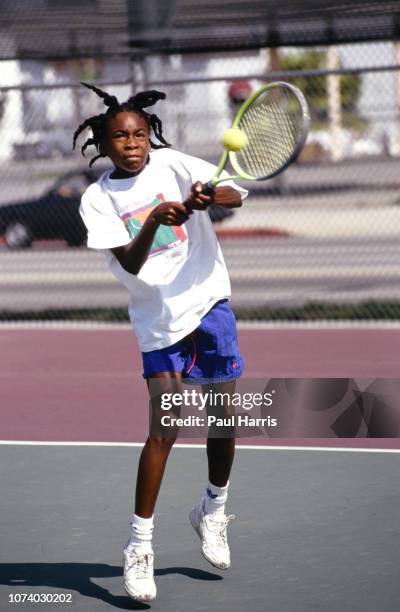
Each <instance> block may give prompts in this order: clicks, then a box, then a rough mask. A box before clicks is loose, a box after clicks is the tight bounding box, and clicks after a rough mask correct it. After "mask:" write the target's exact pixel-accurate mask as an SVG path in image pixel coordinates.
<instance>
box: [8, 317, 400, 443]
mask: <svg viewBox="0 0 400 612" xmlns="http://www.w3.org/2000/svg"><path fill="white" fill-rule="evenodd" d="M239 340H240V346H241V351H242V353H243V355H244V357H245V361H246V371H245V375H246V378H264V379H265V378H285V377H286V378H352V377H354V378H359V379H371V378H400V357H399V355H400V350H399V349H400V328H399V329H396V328H395V327H394V328H390V329H389V328H388V329H385V328H370V327H366V328H351V327H343V328H330V327H327V328H323V327H322V328H315V327H310V328H306V327H303V328H282V329H281V328H268V327H267V328H262V327H261V328H257V329H254V328H252V329H247V328H241V329H240V330H239ZM0 344H1V354H0V383H1V404H0V416H1V432H0V439H1V440H14V441H37V442H40V441H55V442H63V441H64V442H71V441H72V442H83V441H86V442H117V443H118V442H121V443H125V442H128V443H129V442H139V443H141V442H143V441H144V440H145V438H146V431H147V427H148V412H147V390H146V385H145V382H144V381H143V379H142V376H141V359H140V354H139V351H138V348H137V344H136V341H135V338H134V335H133V333H132V332H131V330H130V329H127V328H126V327H124V328H118V329H116V328H114V329H105V328H103V329H95V328H92V329H82V328H77V327H75V328H73V327H72V328H71V329H69V328H62V329H57V328H32V329H22V328H21V329H16V328H3V329H1V330H0ZM399 440H400V438H399V439H398V438H380V439H376V438H370V439H363V440H362V439H353V438H341V439H307V440H304V439H302V440H300V439H279V440H278V439H274V440H270V439H269V438H262V439H260V438H241V440H240V442H241V443H242V444H256V443H257V444H262V445H278V444H281V445H282V444H289V445H300V446H308V447H309V446H320V445H324V446H334V447H366V448H393V449H396V448H400V444H399ZM181 441H182V442H183V443H185V442H188V441H189V440H185V439H181ZM195 442H198V443H203V440H195Z"/></svg>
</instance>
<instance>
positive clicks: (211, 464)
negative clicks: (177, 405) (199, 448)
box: [203, 381, 236, 487]
mask: <svg viewBox="0 0 400 612" xmlns="http://www.w3.org/2000/svg"><path fill="white" fill-rule="evenodd" d="M235 388H236V382H235V381H229V382H226V383H220V384H216V385H212V386H211V387H207V388H206V387H203V392H205V391H209V390H210V389H211V390H212V391H213V393H214V394H215V393H223V394H229V396H231V395H232V394H233V393H234V392H235ZM224 397H225V395H224ZM207 413H208V414H215V416H217V417H219V418H229V417H230V416H232V415H233V414H234V408H232V407H231V406H230V402H226V401H225V402H224V403H223V404H222V403H221V405H219V406H218V407H216V408H214V407H213V408H212V409H210V408H208V412H207ZM223 434H224V435H225V434H226V436H227V437H224V438H223V437H221V435H222V430H221V427H216V426H215V425H211V426H210V429H209V432H208V438H207V459H208V479H209V481H210V483H212V484H214V485H216V486H217V487H224V486H225V485H226V484H227V482H228V480H229V475H230V473H231V468H232V464H233V459H234V456H235V442H236V440H235V428H234V427H229V426H226V427H224V429H223ZM218 436H219V437H218Z"/></svg>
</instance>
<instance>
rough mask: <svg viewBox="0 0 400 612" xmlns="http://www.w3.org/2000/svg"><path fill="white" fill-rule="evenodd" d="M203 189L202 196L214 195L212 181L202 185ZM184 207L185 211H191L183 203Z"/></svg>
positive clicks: (187, 205)
mask: <svg viewBox="0 0 400 612" xmlns="http://www.w3.org/2000/svg"><path fill="white" fill-rule="evenodd" d="M203 187H204V188H203V191H202V193H203V194H204V195H212V194H213V193H214V189H215V186H214V185H213V183H212V181H208V182H207V183H204V185H203ZM185 206H186V208H187V210H193V209H192V207H191V206H190V204H186V203H185Z"/></svg>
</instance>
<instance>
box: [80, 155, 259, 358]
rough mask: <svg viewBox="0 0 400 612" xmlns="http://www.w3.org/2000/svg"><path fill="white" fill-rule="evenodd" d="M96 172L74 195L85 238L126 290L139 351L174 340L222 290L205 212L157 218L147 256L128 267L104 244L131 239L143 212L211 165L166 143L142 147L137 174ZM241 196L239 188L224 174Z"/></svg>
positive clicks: (224, 294) (186, 190) (178, 196)
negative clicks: (179, 219) (135, 268)
mask: <svg viewBox="0 0 400 612" xmlns="http://www.w3.org/2000/svg"><path fill="white" fill-rule="evenodd" d="M112 172H113V170H108V171H106V172H105V173H103V174H102V175H101V177H100V178H99V180H98V181H97V182H96V183H93V184H92V185H90V186H89V187H88V189H87V190H86V191H85V193H84V194H83V196H82V202H81V207H80V213H81V216H82V218H83V221H84V223H85V225H86V227H87V230H88V241H87V246H88V247H89V248H92V249H101V250H102V249H107V251H106V257H107V262H108V265H109V267H110V270H111V272H112V273H113V274H114V275H115V276H116V278H117V279H118V280H120V281H121V282H122V283H123V284H124V285H125V286H126V287H127V288H128V289H129V292H130V296H131V299H130V305H129V316H130V319H131V323H132V327H133V329H134V331H135V333H136V335H137V338H138V342H139V346H140V349H141V350H142V351H144V352H146V351H152V350H155V349H160V348H164V347H167V346H170V345H172V344H175V342H178V341H179V340H181V339H182V338H184V337H185V336H187V335H188V334H189V333H190V332H192V331H193V330H194V329H196V327H198V326H199V324H200V319H201V318H202V317H203V316H204V315H205V314H206V313H207V312H208V311H209V310H210V308H211V307H212V306H213V305H214V304H215V303H216V302H218V300H221V299H223V298H228V297H229V296H230V293H231V291H230V282H229V277H228V272H227V269H226V266H225V262H224V258H223V255H222V252H221V248H220V246H219V243H218V240H217V238H216V235H215V232H214V228H213V226H212V223H211V220H210V218H209V216H208V214H207V212H205V211H194V212H193V214H192V215H191V216H190V218H189V220H188V221H187V222H186V223H184V224H183V225H181V226H166V225H161V226H160V227H159V228H158V230H157V232H156V235H155V238H154V241H153V244H152V246H151V248H150V253H149V257H148V259H147V260H146V261H145V263H144V264H143V266H142V268H141V270H140V272H139V273H138V274H137V275H134V274H130V273H129V272H127V271H126V270H124V268H123V267H122V266H121V265H120V263H119V262H118V260H117V259H116V257H115V256H114V255H113V254H112V253H111V251H109V250H108V249H112V248H114V247H118V246H122V245H125V244H128V243H129V242H131V240H132V239H133V238H135V236H136V235H137V234H138V232H139V231H140V228H141V227H142V225H143V223H144V221H145V220H146V218H147V216H148V214H149V213H150V211H151V209H152V208H153V207H154V206H157V204H159V203H161V202H164V201H165V202H169V201H178V202H182V201H183V200H185V199H186V198H187V197H188V196H189V194H190V188H191V186H192V184H193V183H194V182H196V181H202V182H206V181H208V180H210V179H211V178H212V176H213V175H214V173H215V166H213V165H212V164H209V163H208V162H205V161H203V160H201V159H198V158H196V157H191V156H189V155H185V154H184V153H179V152H177V151H174V150H171V149H159V150H156V151H152V152H151V153H150V162H149V163H148V164H147V165H146V166H145V168H144V169H143V170H142V171H141V172H140V174H138V175H137V176H134V177H131V178H126V179H111V178H110V175H111V173H112ZM224 185H231V186H232V187H234V188H235V189H237V190H238V191H239V192H240V194H241V195H242V197H245V196H246V195H247V193H248V192H247V191H246V190H245V189H242V188H240V187H238V186H237V185H235V184H234V183H233V182H232V181H227V182H226V183H224Z"/></svg>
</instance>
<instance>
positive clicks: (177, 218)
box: [110, 202, 192, 274]
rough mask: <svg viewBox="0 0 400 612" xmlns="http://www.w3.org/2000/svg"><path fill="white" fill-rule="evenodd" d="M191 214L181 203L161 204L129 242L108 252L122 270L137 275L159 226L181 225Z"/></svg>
mask: <svg viewBox="0 0 400 612" xmlns="http://www.w3.org/2000/svg"><path fill="white" fill-rule="evenodd" d="M191 214H192V212H191V211H188V209H187V208H186V207H185V206H184V205H183V204H181V202H163V203H162V204H159V205H158V206H156V207H155V208H154V209H153V210H152V211H151V213H150V214H149V216H148V217H147V219H146V221H145V222H144V225H143V227H142V228H141V230H140V232H139V233H138V235H137V236H136V237H135V238H134V239H133V240H132V241H131V242H129V243H128V244H125V245H123V246H120V247H115V248H113V249H110V250H111V252H112V253H113V254H114V255H115V257H116V258H117V259H118V261H119V263H120V264H121V266H122V267H123V268H124V270H126V271H127V272H130V274H138V273H139V272H140V269H141V268H142V266H143V264H144V262H145V261H146V259H147V257H148V256H149V251H150V247H151V245H152V243H153V240H154V236H155V234H156V231H157V229H158V228H159V226H160V225H182V224H183V223H185V221H187V220H188V218H189V216H190V215H191Z"/></svg>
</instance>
